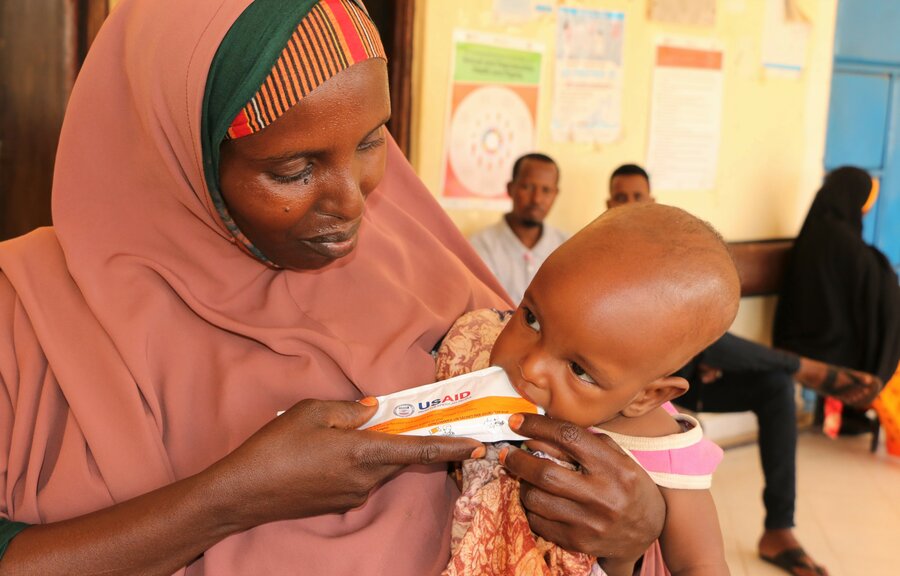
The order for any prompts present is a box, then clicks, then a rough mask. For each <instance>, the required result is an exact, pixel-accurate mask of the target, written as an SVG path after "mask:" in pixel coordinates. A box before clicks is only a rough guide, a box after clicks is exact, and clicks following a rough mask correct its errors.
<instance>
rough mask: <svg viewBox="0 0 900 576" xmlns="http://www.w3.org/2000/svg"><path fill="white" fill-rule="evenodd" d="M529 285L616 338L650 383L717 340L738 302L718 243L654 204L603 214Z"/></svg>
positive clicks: (731, 270) (679, 214) (700, 226)
mask: <svg viewBox="0 0 900 576" xmlns="http://www.w3.org/2000/svg"><path fill="white" fill-rule="evenodd" d="M535 284H537V285H542V286H543V287H544V289H545V290H544V291H545V293H546V292H547V290H546V289H547V288H551V287H552V290H551V292H552V293H553V294H555V296H556V297H558V298H568V299H570V301H571V302H570V303H571V306H572V307H573V308H575V307H577V308H578V309H579V310H580V311H581V313H582V314H583V315H584V318H585V321H587V322H595V323H599V324H598V325H602V326H604V327H606V329H607V330H615V331H616V332H617V333H618V332H621V335H618V334H617V336H618V337H619V340H620V341H621V342H623V344H628V343H631V344H633V345H634V346H636V347H638V348H639V349H640V350H642V351H643V353H644V354H643V358H645V359H646V360H647V361H649V362H653V363H655V364H654V365H653V366H647V368H648V369H649V371H650V372H651V373H653V374H657V375H658V376H661V375H663V374H671V373H672V372H674V371H675V370H677V369H679V368H680V367H681V366H683V365H684V364H686V363H687V362H688V361H689V360H690V359H691V358H692V357H693V356H695V355H696V354H698V353H699V352H700V351H702V350H703V349H704V348H706V346H708V345H709V344H711V343H712V342H714V341H715V340H717V339H718V338H719V337H720V336H721V335H722V334H723V333H724V332H725V331H726V330H727V329H728V327H729V326H730V325H731V323H732V321H733V320H734V317H735V315H736V314H737V309H738V303H739V299H740V281H739V279H738V274H737V270H736V269H735V266H734V262H733V261H732V259H731V255H730V253H729V251H728V248H727V246H726V245H725V243H724V242H723V240H722V238H721V236H720V235H719V234H718V233H717V232H716V231H715V230H714V229H713V228H712V227H711V226H709V225H708V224H707V223H705V222H703V221H702V220H699V219H698V218H696V217H694V216H691V215H690V214H688V213H687V212H685V211H684V210H681V209H679V208H674V207H671V206H665V205H662V204H654V203H646V204H633V205H629V206H622V207H619V208H616V209H615V210H609V211H607V212H606V213H604V214H603V215H602V216H600V217H599V218H597V219H596V220H594V221H593V222H592V223H590V224H589V225H588V226H586V227H585V228H584V229H583V230H581V231H580V232H579V233H578V234H576V235H575V236H574V237H572V239H570V240H569V241H568V242H566V243H565V244H564V245H563V246H561V247H560V248H559V249H558V250H557V251H556V252H554V253H553V254H552V255H551V256H550V258H548V259H547V261H546V262H545V263H544V265H543V266H542V267H541V270H540V271H539V272H538V275H537V277H535V280H534V283H533V285H535ZM573 313H575V312H574V310H573Z"/></svg>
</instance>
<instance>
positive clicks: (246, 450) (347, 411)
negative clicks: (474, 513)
mask: <svg viewBox="0 0 900 576" xmlns="http://www.w3.org/2000/svg"><path fill="white" fill-rule="evenodd" d="M367 400H369V399H367ZM371 400H374V399H371ZM375 410H376V406H375V405H374V404H373V405H372V406H366V405H364V404H363V403H360V402H338V401H321V400H303V401H302V402H299V403H297V404H296V405H295V406H294V407H293V408H291V409H290V410H288V411H286V412H285V413H284V414H282V415H281V416H279V417H277V418H274V419H273V420H272V421H271V422H270V423H268V424H267V425H266V426H264V427H263V428H261V429H260V430H259V431H258V432H256V433H255V434H254V435H253V436H251V437H250V438H249V439H248V440H247V441H246V442H244V444H243V445H241V446H240V447H239V448H238V449H237V450H235V451H234V452H232V453H231V454H230V455H228V456H227V457H225V458H224V459H223V460H221V461H220V462H219V463H217V464H216V465H214V466H212V467H211V468H210V469H209V470H208V471H207V472H208V473H210V474H211V475H212V476H213V477H214V478H218V480H217V482H221V484H220V486H222V488H223V497H224V503H223V505H224V506H226V507H227V513H228V514H229V515H234V516H232V518H231V521H232V522H237V523H239V525H240V526H241V527H242V528H249V527H252V526H256V525H259V524H262V523H265V522H271V521H275V520H285V519H290V518H304V517H309V516H318V515H320V514H333V513H342V512H346V511H348V510H351V509H353V508H356V507H358V506H361V505H362V504H363V503H365V501H366V499H367V498H368V496H369V493H370V492H371V491H372V490H373V489H374V488H376V487H377V486H379V485H380V484H381V483H383V482H384V481H385V480H387V479H388V478H389V477H390V476H392V475H393V474H395V473H396V472H397V471H399V470H400V469H401V468H403V467H404V466H407V465H411V464H434V463H439V462H450V461H461V460H465V459H467V458H471V457H472V456H473V451H475V450H478V451H479V452H480V454H483V453H484V446H483V444H481V443H480V442H477V441H475V440H469V439H460V438H437V437H429V438H424V437H414V436H398V435H392V434H384V433H379V432H368V431H359V430H356V428H357V427H359V426H361V425H362V424H364V423H365V422H366V421H368V420H369V418H371V417H372V416H373V415H374V414H375ZM480 454H476V456H478V455H480Z"/></svg>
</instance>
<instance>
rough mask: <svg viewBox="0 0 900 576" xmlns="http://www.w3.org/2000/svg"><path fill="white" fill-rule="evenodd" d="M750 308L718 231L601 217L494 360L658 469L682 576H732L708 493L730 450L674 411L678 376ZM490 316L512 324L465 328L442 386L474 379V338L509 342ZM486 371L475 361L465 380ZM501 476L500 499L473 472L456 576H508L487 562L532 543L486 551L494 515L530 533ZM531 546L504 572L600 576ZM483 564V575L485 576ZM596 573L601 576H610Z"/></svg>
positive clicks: (548, 274)
mask: <svg viewBox="0 0 900 576" xmlns="http://www.w3.org/2000/svg"><path fill="white" fill-rule="evenodd" d="M739 297H740V287H739V280H738V276H737V271H736V270H735V267H734V264H733V262H732V260H731V257H730V255H729V252H728V249H727V248H726V246H725V244H724V243H723V241H722V239H721V237H720V236H719V235H718V234H717V233H716V232H715V231H714V230H713V229H712V228H711V227H709V226H708V225H707V224H705V223H704V222H702V221H700V220H698V219H697V218H695V217H693V216H691V215H690V214H688V213H687V212H684V211H683V210H679V209H677V208H673V207H669V206H663V205H659V204H644V205H635V206H628V207H623V208H620V209H617V210H612V211H609V212H606V213H605V214H603V215H602V216H600V217H599V218H598V219H597V220H595V221H594V222H592V223H591V224H589V225H588V226H587V227H585V228H584V229H583V230H582V231H581V232H579V233H578V234H576V235H575V236H574V237H572V238H571V239H570V240H569V241H568V242H566V243H565V244H564V245H563V246H561V247H560V248H559V249H558V250H556V252H554V253H553V254H552V255H551V256H550V257H549V258H548V259H547V261H546V262H545V263H544V265H543V266H541V268H540V270H539V271H538V273H537V275H536V276H535V278H534V280H533V281H532V282H531V285H530V286H529V287H528V289H527V291H526V292H525V297H524V299H523V300H522V303H521V304H520V305H519V307H518V309H517V310H516V311H515V312H514V313H513V314H512V316H511V317H509V318H508V319H503V320H508V321H507V323H506V325H505V327H503V328H502V332H501V333H500V334H499V336H497V337H496V342H495V343H494V345H493V348H492V349H491V352H490V364H491V365H496V366H500V367H502V368H503V369H504V370H505V372H506V374H507V376H508V377H509V379H510V381H511V382H512V384H513V386H514V387H515V388H516V390H517V391H518V392H519V393H520V394H521V395H522V396H523V397H525V398H526V399H529V400H531V401H532V402H534V403H535V404H537V405H539V406H542V407H543V408H544V409H545V410H546V413H547V415H548V416H550V417H551V418H557V419H562V420H568V421H570V422H573V423H575V424H578V425H580V426H583V427H586V428H590V429H591V430H592V431H594V432H596V433H606V434H608V435H609V436H610V437H611V438H612V439H613V440H615V441H616V442H617V443H618V444H619V445H620V446H621V447H622V448H623V449H625V450H627V451H628V452H629V453H630V454H631V455H632V456H633V457H634V458H635V459H636V460H637V461H638V462H639V463H640V464H641V465H642V466H644V468H645V469H647V470H648V472H649V473H650V475H651V477H652V478H653V479H654V480H655V481H656V483H657V484H658V485H659V486H660V490H661V492H662V494H663V496H664V498H665V500H666V506H667V517H666V522H665V526H664V529H663V533H662V535H661V536H660V542H659V543H660V546H661V550H662V557H663V559H664V560H665V566H666V567H667V568H668V570H669V571H671V573H672V574H676V575H677V574H691V575H695V574H716V575H718V574H728V568H727V566H726V564H725V560H724V551H723V544H722V537H721V533H720V530H719V525H718V519H717V515H716V510H715V505H714V503H713V500H712V496H711V494H710V493H709V490H708V487H709V483H710V476H711V474H712V471H713V469H714V468H715V466H716V465H717V464H718V461H719V460H720V459H721V450H719V449H718V447H716V446H715V445H713V444H712V443H710V442H709V441H706V440H703V438H702V431H701V430H700V428H699V426H698V424H697V422H696V420H694V419H693V418H690V417H689V416H685V415H673V414H672V412H674V411H671V412H670V411H669V410H667V408H669V406H668V404H667V403H668V401H669V400H671V399H673V398H675V397H677V396H679V395H681V394H683V393H684V392H685V391H686V390H687V388H688V384H687V382H686V381H684V380H683V379H681V378H678V377H674V376H672V375H671V374H672V373H673V372H675V371H676V370H678V369H679V368H680V367H681V366H683V365H684V364H685V363H687V362H688V361H689V360H690V359H691V358H693V357H694V356H695V355H696V354H697V353H698V352H700V351H701V350H703V349H704V348H705V347H706V346H707V345H709V344H710V343H712V342H713V341H714V340H716V339H717V338H718V337H719V336H721V335H722V334H723V333H724V332H725V330H726V329H727V328H728V327H729V325H730V324H731V322H732V321H733V319H734V316H735V314H736V313H737V308H738V300H739ZM490 318H494V319H499V318H501V317H500V316H498V315H497V313H496V312H493V311H491V312H485V311H479V312H474V313H471V314H470V315H468V317H463V318H462V319H460V322H458V323H457V325H455V326H454V329H453V330H451V332H450V334H448V336H447V339H445V342H444V344H443V345H442V348H441V350H440V351H439V357H438V368H439V374H438V377H439V378H447V377H449V376H453V375H455V374H454V373H453V370H460V369H461V366H459V365H458V364H459V363H458V362H456V363H455V362H454V361H453V359H454V358H455V359H459V358H461V357H467V356H468V357H473V356H472V355H471V354H469V353H462V354H461V353H460V349H459V343H460V339H461V336H462V335H463V333H465V335H464V337H465V338H466V339H467V340H472V335H473V333H474V332H478V331H479V330H480V329H481V328H487V330H486V331H483V332H484V333H487V334H488V336H487V338H488V339H490V338H491V337H492V336H493V335H496V330H498V329H499V328H500V327H501V326H502V322H493V330H494V333H493V335H491V334H490V332H491V329H492V328H491V323H490V322H488V323H485V321H486V320H487V319H490ZM475 326H477V327H478V328H473V327H475ZM448 356H450V357H451V360H448V358H447V357H448ZM483 367H485V366H484V365H478V363H477V361H476V363H475V365H471V366H467V367H466V368H467V369H468V370H475V369H479V368H483ZM448 368H450V370H449V372H448ZM534 447H535V446H534V445H533V443H532V446H531V448H534ZM538 448H540V447H538ZM489 465H491V466H492V470H493V480H497V481H502V482H505V483H506V484H502V482H501V483H500V487H499V488H498V487H497V486H493V487H492V491H485V489H486V488H487V487H488V485H490V484H498V482H487V483H486V482H484V481H477V480H475V479H474V475H477V474H478V473H479V472H478V470H479V467H481V470H482V471H483V469H484V468H483V467H484V466H485V463H483V462H481V461H477V460H472V461H468V462H467V463H466V464H465V465H464V466H463V496H462V497H461V498H460V500H459V501H458V503H457V510H456V512H455V515H454V539H453V543H452V550H453V559H452V560H451V563H450V565H449V566H448V569H447V571H446V572H445V573H446V574H481V573H484V574H488V573H496V570H497V568H496V566H494V567H493V568H490V569H487V568H486V566H488V565H491V563H492V562H493V563H494V564H496V561H495V560H491V559H489V558H488V556H489V555H490V554H496V553H497V550H496V548H497V546H496V542H497V541H502V542H503V543H505V545H510V544H509V543H510V542H512V541H515V542H516V543H518V542H519V540H517V538H518V535H515V537H511V535H510V534H507V533H505V534H504V535H503V536H502V537H497V538H495V539H494V542H493V543H491V544H490V545H487V546H483V545H482V544H483V543H484V542H485V540H486V539H490V538H491V535H490V534H489V533H488V532H490V531H491V530H495V529H496V530H501V528H495V527H496V526H499V525H500V523H498V518H496V517H494V518H486V517H485V515H495V516H496V515H497V514H501V515H504V514H505V515H509V514H510V510H512V514H513V515H514V516H517V517H518V516H521V519H522V521H524V514H522V513H521V506H520V505H519V503H518V501H517V494H518V488H517V484H516V487H515V489H514V490H508V491H506V492H504V489H503V486H509V485H510V484H511V483H514V481H512V480H511V479H510V478H509V477H508V476H506V474H505V470H503V469H502V467H500V466H497V465H493V464H489ZM498 490H499V491H498ZM492 499H493V500H492ZM510 500H515V501H514V502H510ZM487 502H490V503H491V504H490V505H489V506H488V505H486V503H487ZM525 525H526V526H527V524H525ZM505 526H506V527H505V528H502V530H504V531H507V532H508V531H510V530H511V529H510V528H509V527H508V522H507V524H505ZM486 527H487V528H486ZM513 531H514V530H513ZM479 542H482V544H479ZM525 548H528V549H529V550H528V553H529V554H530V555H531V556H532V559H531V560H528V561H527V562H518V561H516V560H512V561H510V560H509V559H508V558H504V559H503V562H505V563H507V564H513V565H515V564H517V562H518V565H519V566H522V565H528V564H533V563H534V562H533V557H534V556H535V555H537V556H538V557H540V558H542V562H541V563H542V564H545V566H544V567H542V568H541V569H540V570H537V571H531V572H529V571H527V570H521V569H520V568H519V567H515V566H514V567H512V568H510V567H507V568H504V570H508V573H510V574H522V573H529V574H530V573H533V574H574V573H581V574H588V573H591V570H592V567H591V565H592V564H593V559H592V558H591V559H589V563H588V564H587V565H586V566H585V564H584V563H583V562H579V556H582V555H573V554H570V553H567V552H564V551H559V550H553V549H552V548H553V546H552V545H550V544H548V543H546V542H543V541H542V540H541V539H540V538H537V539H536V544H535V545H534V546H531V545H528V546H525ZM473 549H477V550H473ZM520 552H521V550H520ZM501 554H502V555H505V556H508V555H509V551H508V550H506V551H503V552H502V553H501ZM516 554H518V552H517V553H516ZM650 556H651V555H650V554H648V555H646V556H645V561H644V567H643V573H644V574H650V573H653V574H664V573H665V571H664V570H665V568H663V567H662V566H661V565H658V566H656V567H653V566H651V565H653V564H654V561H653V560H652V558H650ZM657 557H658V555H657ZM476 558H477V559H479V561H480V562H482V564H481V565H482V568H480V569H478V568H475V569H473V559H476ZM582 560H583V558H582ZM599 562H600V566H602V568H603V569H604V570H605V571H606V572H607V573H608V574H610V575H618V574H629V575H630V574H631V573H632V566H623V565H616V564H615V563H613V562H612V561H610V560H606V559H602V558H601V559H599ZM660 564H661V562H660ZM567 566H576V568H571V569H570V568H567ZM578 566H580V568H578ZM573 570H574V571H573ZM593 570H594V573H599V569H598V566H593ZM579 571H581V572H579ZM504 573H507V572H504Z"/></svg>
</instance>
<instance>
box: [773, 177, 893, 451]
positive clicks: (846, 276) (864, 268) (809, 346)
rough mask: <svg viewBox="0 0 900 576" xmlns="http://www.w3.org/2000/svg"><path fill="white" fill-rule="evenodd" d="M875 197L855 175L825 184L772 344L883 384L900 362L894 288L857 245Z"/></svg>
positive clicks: (790, 275)
mask: <svg viewBox="0 0 900 576" xmlns="http://www.w3.org/2000/svg"><path fill="white" fill-rule="evenodd" d="M876 193H877V190H873V181H872V178H871V177H870V176H869V174H868V173H866V172H865V171H864V170H861V169H859V168H855V167H851V166H845V167H842V168H838V169H836V170H834V171H832V172H831V173H829V174H828V176H826V178H825V182H824V184H823V185H822V188H821V189H820V190H819V192H818V193H817V194H816V198H815V200H814V201H813V205H812V207H811V208H810V210H809V214H808V215H807V216H806V221H805V222H804V223H803V228H802V229H801V230H800V234H799V235H798V236H797V240H796V243H795V245H794V249H793V251H792V252H791V256H790V260H789V263H788V269H787V272H786V275H785V281H784V284H783V287H782V290H781V294H780V296H779V299H778V307H777V309H776V312H775V326H774V334H773V341H774V344H775V345H776V346H778V347H780V348H785V349H787V350H791V351H793V352H796V353H798V354H801V355H803V356H809V357H812V358H815V359H816V360H821V361H824V362H828V363H831V364H837V365H840V366H847V367H849V368H854V369H857V370H862V371H865V372H871V373H873V374H876V375H878V376H879V377H880V378H881V379H882V380H883V381H884V382H888V381H889V380H890V379H891V377H892V375H894V373H895V371H896V370H897V364H898V361H900V285H898V281H897V274H896V273H895V272H894V270H893V268H892V267H891V264H890V262H888V259H887V258H886V257H885V255H884V254H882V253H881V252H880V251H879V250H878V249H877V248H875V247H874V246H870V245H869V244H867V243H866V242H865V241H864V240H863V236H862V230H863V222H862V219H863V215H864V213H865V211H866V210H867V209H868V208H869V207H871V205H872V203H873V202H874V196H875V194H876ZM885 392H887V391H885ZM885 392H882V395H884V394H885ZM847 410H848V409H847V408H845V421H846V420H852V416H851V415H850V414H848V413H847ZM848 417H849V418H848ZM889 432H890V430H889ZM889 439H890V434H889Z"/></svg>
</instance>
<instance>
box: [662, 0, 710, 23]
mask: <svg viewBox="0 0 900 576" xmlns="http://www.w3.org/2000/svg"><path fill="white" fill-rule="evenodd" d="M648 2H649V4H647V16H648V17H649V18H650V20H657V21H659V22H668V23H670V24H688V25H691V26H713V25H715V23H716V0H648Z"/></svg>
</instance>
